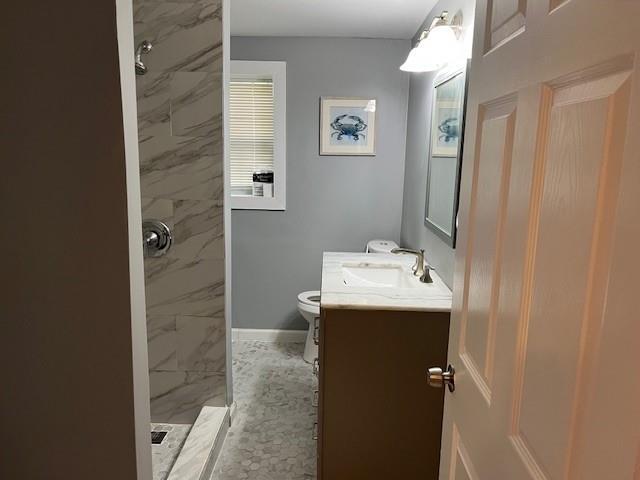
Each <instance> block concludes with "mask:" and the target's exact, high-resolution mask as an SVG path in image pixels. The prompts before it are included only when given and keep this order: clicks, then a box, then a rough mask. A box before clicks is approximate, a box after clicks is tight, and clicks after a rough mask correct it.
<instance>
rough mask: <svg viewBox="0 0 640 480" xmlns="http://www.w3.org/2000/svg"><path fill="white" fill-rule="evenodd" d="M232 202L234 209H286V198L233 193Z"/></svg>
mask: <svg viewBox="0 0 640 480" xmlns="http://www.w3.org/2000/svg"><path fill="white" fill-rule="evenodd" d="M230 204H231V209H232V210H285V203H284V200H281V199H279V198H276V197H254V196H253V195H233V194H232V195H231V199H230Z"/></svg>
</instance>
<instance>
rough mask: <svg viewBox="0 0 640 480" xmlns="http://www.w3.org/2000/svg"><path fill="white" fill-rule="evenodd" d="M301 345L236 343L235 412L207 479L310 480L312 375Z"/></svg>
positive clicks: (313, 470)
mask: <svg viewBox="0 0 640 480" xmlns="http://www.w3.org/2000/svg"><path fill="white" fill-rule="evenodd" d="M303 350H304V344H301V343H300V344H298V343H264V342H236V343H234V344H233V384H234V396H235V401H236V406H237V410H236V412H235V417H234V420H233V425H232V426H231V428H230V429H229V432H228V433H227V438H226V440H225V443H224V446H223V448H222V452H221V454H220V457H219V459H218V462H217V464H216V468H215V470H214V472H213V475H212V477H211V480H312V479H315V478H316V442H315V440H313V438H312V435H313V425H314V422H315V421H316V408H315V407H314V406H313V405H312V397H313V391H314V389H316V388H317V387H316V379H315V377H314V376H313V373H312V368H311V365H309V364H307V363H305V362H304V360H302V351H303Z"/></svg>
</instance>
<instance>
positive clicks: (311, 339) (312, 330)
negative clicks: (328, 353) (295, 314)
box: [298, 290, 320, 363]
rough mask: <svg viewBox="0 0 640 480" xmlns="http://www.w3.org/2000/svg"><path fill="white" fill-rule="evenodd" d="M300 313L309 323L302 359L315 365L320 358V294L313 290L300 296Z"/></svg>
mask: <svg viewBox="0 0 640 480" xmlns="http://www.w3.org/2000/svg"><path fill="white" fill-rule="evenodd" d="M298 311H299V312H300V315H302V316H303V317H304V319H305V320H306V321H307V322H309V330H308V331H307V340H306V342H305V345H304V354H303V355H302V358H304V361H305V362H307V363H313V361H314V360H315V359H316V358H318V345H316V340H317V336H318V335H319V333H320V292H319V291H318V290H311V291H308V292H302V293H301V294H299V295H298Z"/></svg>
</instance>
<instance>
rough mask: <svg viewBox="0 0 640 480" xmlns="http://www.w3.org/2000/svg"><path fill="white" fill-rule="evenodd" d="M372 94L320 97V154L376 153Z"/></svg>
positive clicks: (371, 154)
mask: <svg viewBox="0 0 640 480" xmlns="http://www.w3.org/2000/svg"><path fill="white" fill-rule="evenodd" d="M376 109H377V101H376V99H375V98H362V97H321V98H320V155H336V156H342V155H369V156H374V155H375V154H376V146H375V145H376V144H375V142H376Z"/></svg>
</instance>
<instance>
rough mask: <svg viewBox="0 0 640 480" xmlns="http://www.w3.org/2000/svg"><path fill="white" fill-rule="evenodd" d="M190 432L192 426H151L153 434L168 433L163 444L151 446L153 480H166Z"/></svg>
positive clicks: (158, 424)
mask: <svg viewBox="0 0 640 480" xmlns="http://www.w3.org/2000/svg"><path fill="white" fill-rule="evenodd" d="M190 430H191V425H177V424H168V423H152V424H151V431H152V432H167V435H166V436H165V437H164V440H163V441H162V443H161V444H159V445H151V455H152V460H153V480H165V479H166V478H167V476H168V475H169V472H170V471H171V467H173V463H174V462H175V461H176V458H178V454H179V453H180V450H181V449H182V445H184V442H185V440H186V439H187V435H189V431H190Z"/></svg>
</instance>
